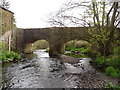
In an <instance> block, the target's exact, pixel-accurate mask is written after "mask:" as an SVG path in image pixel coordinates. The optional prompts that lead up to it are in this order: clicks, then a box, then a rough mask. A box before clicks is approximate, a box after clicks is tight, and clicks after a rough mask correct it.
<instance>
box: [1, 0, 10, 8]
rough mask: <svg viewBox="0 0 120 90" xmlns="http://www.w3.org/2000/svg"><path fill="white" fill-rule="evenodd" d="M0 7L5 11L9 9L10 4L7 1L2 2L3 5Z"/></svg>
mask: <svg viewBox="0 0 120 90" xmlns="http://www.w3.org/2000/svg"><path fill="white" fill-rule="evenodd" d="M0 7H3V8H5V9H9V7H10V4H9V2H8V1H7V0H2V1H1V3H0Z"/></svg>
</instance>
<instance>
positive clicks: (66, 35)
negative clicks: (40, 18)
mask: <svg viewBox="0 0 120 90" xmlns="http://www.w3.org/2000/svg"><path fill="white" fill-rule="evenodd" d="M87 31H88V28H85V27H52V28H30V29H29V28H27V29H18V30H17V35H16V36H17V42H16V43H17V50H19V51H24V49H25V48H26V45H27V44H29V43H34V42H35V41H37V40H41V39H44V40H46V41H48V42H49V48H50V52H49V56H50V57H56V56H58V55H59V54H60V53H61V52H62V50H63V48H64V44H65V43H66V42H68V41H70V40H88V39H89V37H90V35H89V34H88V32H87Z"/></svg>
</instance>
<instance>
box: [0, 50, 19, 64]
mask: <svg viewBox="0 0 120 90" xmlns="http://www.w3.org/2000/svg"><path fill="white" fill-rule="evenodd" d="M0 58H1V60H2V62H9V61H14V60H18V59H20V58H21V56H20V55H19V54H18V53H15V52H13V51H2V52H1V54H0Z"/></svg>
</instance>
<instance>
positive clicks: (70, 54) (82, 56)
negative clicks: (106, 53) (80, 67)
mask: <svg viewBox="0 0 120 90" xmlns="http://www.w3.org/2000/svg"><path fill="white" fill-rule="evenodd" d="M65 55H68V56H72V57H76V58H80V57H81V58H85V57H88V56H87V55H84V54H79V55H74V54H72V53H66V54H65Z"/></svg>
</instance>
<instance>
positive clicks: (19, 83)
mask: <svg viewBox="0 0 120 90" xmlns="http://www.w3.org/2000/svg"><path fill="white" fill-rule="evenodd" d="M34 54H36V55H37V56H36V57H32V58H24V59H23V60H22V61H21V62H17V63H12V62H11V63H5V64H3V82H2V83H3V85H2V86H3V88H78V87H79V84H80V83H79V82H80V78H79V75H80V74H81V73H85V72H88V71H91V70H92V69H93V71H94V68H92V67H91V66H90V65H89V60H90V59H85V58H83V59H82V60H80V61H79V63H76V64H70V63H66V62H64V63H60V62H61V59H56V58H50V57H49V55H48V53H46V52H45V50H36V51H35V52H34ZM83 67H84V68H83Z"/></svg>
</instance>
